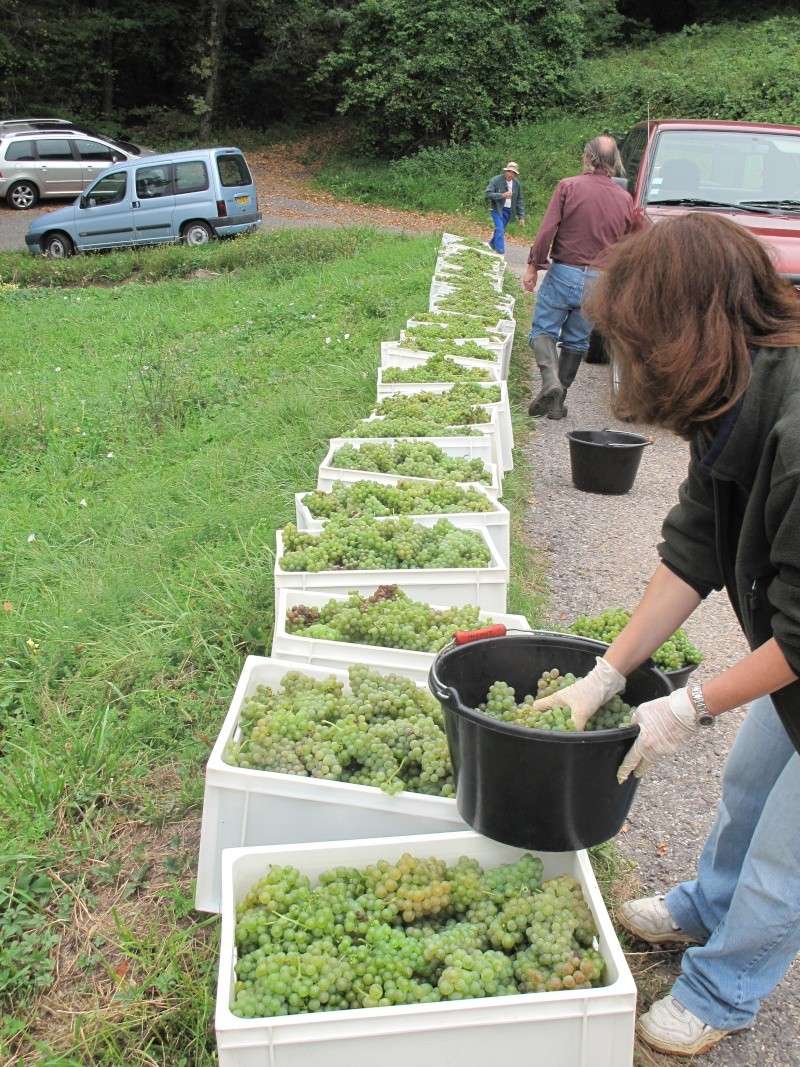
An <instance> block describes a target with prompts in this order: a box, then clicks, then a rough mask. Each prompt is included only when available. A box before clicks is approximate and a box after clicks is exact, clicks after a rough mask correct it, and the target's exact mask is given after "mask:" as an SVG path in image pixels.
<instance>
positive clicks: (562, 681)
mask: <svg viewBox="0 0 800 1067" xmlns="http://www.w3.org/2000/svg"><path fill="white" fill-rule="evenodd" d="M575 681H576V678H575V675H574V674H563V675H562V674H561V672H560V671H559V670H558V669H557V668H555V667H554V668H552V669H551V670H547V671H544V672H543V673H542V675H541V677H540V678H539V679H538V681H537V683H536V695H535V696H533V695H532V694H527V695H526V696H525V697H524V698H523V699H522V701H521V702H518V701H517V697H516V693H515V691H514V689H513V687H512V686H510V685H509V684H508V683H507V682H504V681H496V682H493V683H492V684H491V685H490V686H489V691H488V693H487V694H486V700H485V701H484V703H483V704H479V705H478V711H482V712H483V713H484V714H485V715H490V716H491V717H492V718H493V719H500V720H501V721H502V722H509V723H514V724H515V725H516V726H525V727H527V728H528V729H529V730H563V731H566V732H568V733H574V732H575V723H574V722H573V721H572V711H571V709H570V708H569V707H567V705H566V704H565V705H556V706H555V707H552V708H549V709H548V710H546V711H536V710H535V709H534V707H533V705H534V701H536V700H540V699H541V698H542V697H547V696H552V695H553V693H557V692H558V691H559V690H560V689H564V688H565V687H566V686H568V685H573V684H574V683H575ZM633 711H634V709H633V708H632V707H631V706H630V705H629V704H626V703H625V701H624V700H622V699H621V697H619V696H615V697H612V698H611V700H609V701H608V702H607V703H605V704H604V705H603V706H602V707H601V708H599V709H598V710H597V711H596V712H595V713H594V715H593V716H592V717H591V719H589V721H588V722H587V724H586V730H587V731H595V730H617V729H619V728H620V727H622V726H629V725H630V724H631V721H632V719H631V717H632V715H633Z"/></svg>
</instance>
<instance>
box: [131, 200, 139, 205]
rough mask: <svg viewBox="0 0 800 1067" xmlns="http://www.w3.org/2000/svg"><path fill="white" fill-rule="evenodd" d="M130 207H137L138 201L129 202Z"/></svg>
mask: <svg viewBox="0 0 800 1067" xmlns="http://www.w3.org/2000/svg"><path fill="white" fill-rule="evenodd" d="M131 207H139V201H138V200H131Z"/></svg>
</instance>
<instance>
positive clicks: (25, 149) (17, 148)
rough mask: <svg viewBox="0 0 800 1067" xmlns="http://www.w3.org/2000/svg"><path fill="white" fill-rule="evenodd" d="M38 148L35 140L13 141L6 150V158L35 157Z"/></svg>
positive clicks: (9, 159)
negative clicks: (34, 142)
mask: <svg viewBox="0 0 800 1067" xmlns="http://www.w3.org/2000/svg"><path fill="white" fill-rule="evenodd" d="M35 158H36V150H35V147H34V144H33V141H12V142H11V144H10V145H9V146H8V149H7V151H6V159H7V160H8V161H9V162H10V161H11V160H12V159H35Z"/></svg>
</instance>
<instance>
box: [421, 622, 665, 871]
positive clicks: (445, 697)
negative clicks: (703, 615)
mask: <svg viewBox="0 0 800 1067" xmlns="http://www.w3.org/2000/svg"><path fill="white" fill-rule="evenodd" d="M605 650H606V646H605V645H603V644H601V643H600V642H598V641H590V640H589V639H587V638H585V637H575V636H573V635H571V634H560V633H545V632H535V631H534V632H532V633H515V634H509V635H507V636H506V637H492V638H487V639H484V640H479V641H474V642H471V643H469V644H463V645H456V646H450V647H448V648H446V649H443V650H442V651H441V652H440V653H439V655H438V656H437V657H436V659H435V660H434V663H433V666H432V667H431V670H430V674H429V677H428V683H429V685H430V689H431V692H432V693H433V695H434V696H435V697H436V698H437V699H438V700H439V701H440V702H441V705H442V708H443V709H444V716H445V725H446V729H447V741H448V745H449V747H450V757H451V759H452V762H453V767H454V769H455V776H456V785H457V792H456V801H457V804H458V810H459V813H460V814H461V817H462V818H463V819H464V821H465V822H467V823H468V824H469V825H470V826H471V827H472V828H473V829H474V830H477V831H478V833H481V834H484V835H485V836H486V837H490V838H492V839H493V840H495V841H501V842H503V843H504V844H507V845H516V846H517V847H518V848H532V849H539V850H541V851H544V852H569V851H572V850H574V849H579V848H588V847H589V846H591V845H597V844H600V842H602V841H607V840H608V839H609V838H611V837H613V836H614V835H615V834H616V833H617V832H618V830H619V829H620V827H621V826H622V824H623V822H624V821H625V817H626V815H627V814H628V811H629V809H630V806H631V803H632V802H633V796H634V793H635V792H636V786H637V784H638V783H637V780H636V779H635V778H634V777H633V776H631V777H630V778H629V779H628V781H627V782H625V784H624V785H619V784H618V782H617V768H618V767H619V765H620V763H621V762H622V758H623V756H624V755H625V753H626V752H627V751H628V749H629V748H630V746H631V744H632V743H633V739H634V738H635V736H636V734H637V732H638V729H639V728H638V726H626V727H623V728H621V729H619V730H601V731H597V732H589V733H586V732H581V733H568V732H566V731H555V730H529V729H527V728H526V727H522V726H515V725H513V724H511V723H505V722H501V721H499V720H498V719H493V718H491V717H490V716H488V715H484V714H483V713H482V712H480V711H476V710H475V707H476V705H478V704H481V703H483V701H484V700H485V699H486V693H487V691H488V689H489V686H490V685H491V684H492V683H493V682H495V681H498V680H502V681H505V682H508V683H509V685H512V686H513V687H514V689H515V691H516V694H517V699H518V700H521V699H522V698H523V697H524V696H525V695H526V694H527V693H535V692H536V682H537V679H538V678H539V676H540V675H541V673H542V672H543V671H545V670H551V669H552V668H553V667H557V668H558V669H559V670H560V671H561V672H562V673H564V674H566V673H567V672H569V671H571V672H572V673H573V674H575V675H577V676H578V677H580V676H581V675H584V674H587V673H588V672H589V671H590V670H591V668H592V667H593V666H594V662H595V657H596V656H598V655H602V654H603V652H605ZM670 691H671V687H670V684H669V682H668V680H667V679H666V677H665V676H664V675H663V674H662V673H661V671H659V670H658V669H657V668H656V667H654V666H652V665H650V666H643V667H640V668H638V670H636V671H634V672H633V673H632V674H631V675H630V677H629V678H628V684H627V687H626V690H625V694H624V696H625V699H626V700H627V701H628V702H629V703H631V704H640V703H642V702H643V701H645V700H653V699H655V698H656V697H660V696H666V695H667V694H668V693H669V692H670Z"/></svg>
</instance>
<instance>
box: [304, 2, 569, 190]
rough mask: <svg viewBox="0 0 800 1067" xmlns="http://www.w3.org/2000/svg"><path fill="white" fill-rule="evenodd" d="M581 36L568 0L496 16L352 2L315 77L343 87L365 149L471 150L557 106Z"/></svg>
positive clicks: (521, 6)
mask: <svg viewBox="0 0 800 1067" xmlns="http://www.w3.org/2000/svg"><path fill="white" fill-rule="evenodd" d="M582 30H583V26H582V21H581V18H580V15H579V14H578V12H577V9H576V7H575V5H574V4H573V3H572V2H571V0H550V2H549V3H547V2H544V0H518V2H517V3H516V4H513V5H510V6H506V7H505V8H503V9H502V11H500V10H499V9H498V8H497V6H496V5H495V4H493V3H491V2H489V0H478V2H477V3H471V4H459V3H455V2H453V0H433V2H432V3H431V2H426V3H423V2H421V0H357V2H356V4H355V5H354V6H353V7H352V9H351V10H350V11H349V13H348V17H347V20H346V21H345V23H344V27H343V32H342V35H341V39H340V41H339V43H338V45H337V48H336V50H335V51H334V52H333V53H332V54H330V55H329V56H328V57H327V58H326V59H325V60H323V62H322V64H321V66H320V76H322V77H326V78H330V79H336V80H337V81H340V82H341V98H340V101H339V111H341V112H342V113H343V114H347V115H350V116H352V117H354V118H355V119H356V121H357V123H358V126H359V132H360V134H361V136H362V140H363V143H364V144H366V145H368V146H369V147H370V148H371V149H372V150H375V151H377V152H378V153H379V154H382V155H397V154H398V153H400V152H405V151H408V150H409V149H412V148H416V147H419V146H421V145H429V144H436V143H439V142H441V141H450V142H454V143H457V144H459V143H463V142H466V141H469V140H471V139H472V138H475V137H478V136H481V135H484V134H486V132H487V131H488V130H489V129H490V128H491V127H492V126H493V125H496V124H498V123H509V122H513V121H518V120H519V119H520V118H524V117H529V116H532V115H534V114H536V113H538V112H539V111H541V109H542V106H543V103H544V102H545V101H547V102H549V103H553V102H554V101H556V100H559V99H560V98H561V85H562V82H563V79H564V77H565V75H566V74H567V71H568V69H569V67H570V66H571V65H572V64H573V63H574V62H575V61H576V60H577V59H578V57H579V56H580V54H581V43H582ZM488 177H489V175H486V176H485V179H484V186H485V180H486V178H488Z"/></svg>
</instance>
